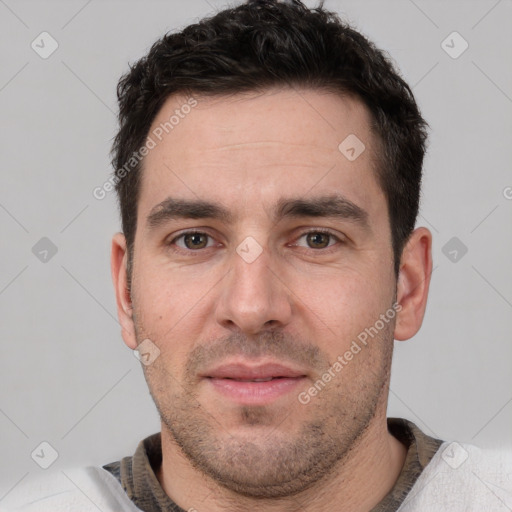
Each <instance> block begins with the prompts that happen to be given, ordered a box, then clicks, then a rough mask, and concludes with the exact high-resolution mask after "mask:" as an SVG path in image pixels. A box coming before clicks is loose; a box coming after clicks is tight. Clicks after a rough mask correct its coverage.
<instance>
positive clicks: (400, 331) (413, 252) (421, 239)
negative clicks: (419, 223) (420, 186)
mask: <svg viewBox="0 0 512 512" xmlns="http://www.w3.org/2000/svg"><path fill="white" fill-rule="evenodd" d="M431 274H432V234H431V233H430V231H429V230H428V229H427V228H417V229H415V230H414V231H413V232H412V234H411V236H410V237H409V240H408V241H407V244H406V245H405V247H404V250H403V252H402V257H401V259H400V273H399V275H398V284H397V303H398V304H400V306H401V309H400V310H398V315H397V320H396V324H395V334H394V336H395V339H396V340H400V341H403V340H408V339H409V338H412V337H413V336H414V335H415V334H416V333H417V332H418V331H419V329H420V327H421V324H422V322H423V316H424V315H425V308H426V306H427V297H428V288H429V285H430V276H431Z"/></svg>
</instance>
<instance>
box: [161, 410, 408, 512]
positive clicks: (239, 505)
mask: <svg viewBox="0 0 512 512" xmlns="http://www.w3.org/2000/svg"><path fill="white" fill-rule="evenodd" d="M406 454H407V449H406V447H405V446H404V445H403V444H402V443H400V442H399V441H398V440H397V439H396V438H395V437H393V436H392V435H391V434H390V433H389V432H388V429H387V420H386V415H385V408H384V412H381V413H379V414H378V415H376V416H375V417H374V418H373V421H372V423H371V424H370V425H369V427H368V428H367V429H366V431H365V432H364V433H363V435H362V436H361V437H360V438H359V439H358V441H357V442H356V443H355V444H354V446H353V447H352V449H351V450H350V452H349V453H347V456H346V457H345V458H344V459H343V460H341V461H339V463H338V464H337V467H335V468H333V471H331V473H330V474H329V475H328V476H326V477H325V478H324V479H322V480H321V481H319V482H317V483H316V484H315V485H313V486H311V487H310V488H308V489H306V490H304V491H302V492H301V493H299V494H296V495H294V496H290V497H287V498H280V499H272V500H270V499H269V500H267V499H253V498H248V497H246V496H241V495H237V494H236V493H233V492H232V491H230V490H227V489H225V488H224V487H222V486H220V485H218V484H217V483H216V482H215V481H214V480H212V479H210V478H209V477H207V476H206V475H204V474H203V473H201V472H199V471H198V470H196V469H195V468H194V467H193V466H192V465H191V463H190V461H189V460H188V459H187V458H186V457H185V455H184V454H183V452H182V451H181V450H180V448H179V447H178V446H177V445H176V443H175V442H174V439H173V438H172V436H171V435H170V434H169V432H168V431H167V429H166V428H165V426H163V425H162V466H161V468H160V470H159V471H158V472H157V478H158V480H159V481H160V484H161V485H162V488H163V489H164V491H165V492H166V493H167V495H168V496H170V498H171V499H172V500H173V501H174V502H175V503H177V504H178V505H179V506H180V507H181V508H183V509H184V510H195V509H197V510H208V511H209V512H226V511H228V510H229V511H231V512H233V511H238V510H259V511H261V512H290V511H292V510H297V507H298V506H299V508H300V510H301V511H303V512H311V511H313V510H323V511H325V512H349V511H350V512H364V511H368V510H370V509H372V508H373V507H374V506H375V505H377V504H378V503H379V502H380V501H381V500H382V499H383V498H384V497H385V496H386V495H387V494H388V493H389V492H390V491H391V489H392V488H393V486H394V484H395V482H396V480H397V479H398V476H399V474H400V471H401V470H402V467H403V464H404V461H405V457H406Z"/></svg>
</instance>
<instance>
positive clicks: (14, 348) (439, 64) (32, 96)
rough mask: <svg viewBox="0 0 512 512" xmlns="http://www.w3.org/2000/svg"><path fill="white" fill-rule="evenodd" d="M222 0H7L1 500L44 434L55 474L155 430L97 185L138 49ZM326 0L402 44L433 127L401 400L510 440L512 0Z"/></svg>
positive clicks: (432, 426)
mask: <svg viewBox="0 0 512 512" xmlns="http://www.w3.org/2000/svg"><path fill="white" fill-rule="evenodd" d="M307 3H308V5H310V6H311V5H316V4H315V3H314V2H307ZM224 5H226V4H225V3H224V2H223V1H220V0H219V1H216V0H188V1H187V2H178V1H161V2H157V1H152V2H147V1H146V2H142V1H139V2H134V1H132V2H127V1H124V2H119V1H118V2H115V1H99V0H92V1H85V0H80V1H68V2H50V1H40V2H36V1H34V2H28V1H15V0H0V38H1V54H2V60H1V63H2V65H1V67H0V108H1V112H2V117H1V124H2V139H1V140H2V151H1V183H2V185H1V188H0V226H1V235H2V236H1V240H2V249H1V251H0V258H1V272H0V314H1V324H0V325H1V355H2V357H1V358H0V390H1V391H0V450H1V457H0V461H1V462H0V465H1V467H0V482H1V484H0V489H1V492H0V499H1V498H2V497H3V496H5V495H6V494H8V493H9V492H10V491H11V490H12V489H13V488H14V487H15V486H16V485H17V484H18V482H20V481H21V480H23V479H25V478H27V477H28V475H30V477H28V478H31V477H32V476H37V475H38V474H41V473H42V472H43V469H41V468H40V467H39V466H38V465H37V464H36V463H35V462H34V460H32V458H31V453H32V452H33V450H34V449H35V448H36V447H38V446H39V444H40V443H41V442H42V441H47V442H48V443H50V444H51V445H52V446H53V447H54V449H55V450H56V451H57V452H58V454H59V457H58V459H57V460H56V461H55V463H54V464H53V465H52V466H51V469H49V470H47V471H52V470H56V471H59V470H61V469H64V468H67V467H70V466H77V465H79V466H82V465H87V464H104V463H107V462H111V461H113V460H117V459H119V458H120V457H122V456H125V455H129V454H131V453H132V452H133V450H134V449H135V447H136V444H137V442H138V441H139V440H140V439H142V438H143V437H145V436H146V435H149V434H150V433H153V432H155V431H157V430H158V428H159V422H158V417H157V414H156V411H155V410H154V407H153V404H152V402H151V399H150V396H149V393H148V391H147V387H146V384H145V381H144V379H143V376H142V371H141V369H140V367H139V365H140V363H139V362H138V361H137V360H136V359H135V357H134V356H133V354H132V352H131V351H130V350H129V349H127V348H126V347H125V345H124V344H123V342H122V340H121V336H120V327H119V325H118V323H117V320H116V313H115V302H114V293H113V289H112V285H111V280H110V270H109V249H110V238H111V235H112V234H113V233H114V232H115V231H117V230H119V222H118V216H117V211H116V204H115V200H114V199H115V198H114V195H113V194H110V195H108V197H107V198H105V199H104V200H102V201H99V200H96V199H95V198H94V197H93V195H92V190H93V189H94V187H96V186H101V185H102V184H103V183H104V181H105V180H106V179H107V177H108V173H109V172H110V168H109V160H108V152H109V150H110V144H111V138H112V137H113V135H114V133H115V129H116V119H115V112H116V102H115V87H116V84H117V80H118V78H119V77H120V75H121V74H122V73H123V72H125V71H126V69H127V62H128V61H131V62H133V61H134V60H135V59H137V58H139V57H141V56H142V55H143V54H144V53H145V52H146V51H147V50H148V48H149V46H150V45H151V44H152V43H153V41H154V40H155V39H156V38H158V37H159V36H161V35H162V34H163V33H164V32H166V31H168V30H174V29H177V28H180V27H183V26H184V25H186V24H188V23H190V22H193V21H196V20H197V19H198V18H200V17H202V16H204V15H206V14H210V13H212V12H213V11H215V10H217V9H220V8H221V7H223V6H224ZM326 6H327V7H328V8H330V9H332V10H335V11H337V12H339V13H340V14H342V15H343V16H344V17H345V18H346V19H347V20H349V21H350V22H352V23H353V24H354V25H355V26H356V28H359V29H360V30H361V31H362V32H363V33H365V34H366V35H368V36H369V37H370V38H371V39H373V40H374V41H375V42H376V44H377V45H378V46H380V47H382V48H383V49H385V50H387V51H388V52H389V53H390V55H391V56H392V57H393V59H394V60H395V61H396V62H397V63H398V65H399V67H400V69H401V70H402V73H403V75H404V76H405V78H406V80H407V81H408V82H409V83H410V84H411V85H412V86H413V87H414V92H415V94H416V97H417V99H418V102H419V104H420V107H421V109H422V112H423V114H424V116H425V117H426V119H427V120H428V122H429V123H430V125H431V139H430V148H429V155H428V158H427V160H426V165H425V173H426V174H425V186H424V193H423V204H422V210H421V217H420V219H419V224H420V225H425V226H427V227H429V228H430V229H431V230H432V232H433V234H434V248H433V253H434V263H435V271H434V273H433V276H432V286H431V294H430V299H429V305H428V309H427V315H426V319H425V322H424V325H423V328H422V330H421V331H420V333H419V334H418V335H417V336H416V337H415V338H414V339H413V340H410V341H407V342H400V343H398V342H397V344H396V352H395V361H394V370H393V375H392V382H391V389H392V391H391V397H390V404H389V415H390V416H403V417H406V418H408V419H410V420H412V421H414V422H415V423H416V424H417V425H418V426H420V427H421V428H422V429H424V430H425V431H426V432H427V433H429V434H432V435H435V436H438V437H440V438H443V439H456V440H458V441H464V442H470V443H473V444H477V445H479V446H483V447H494V448H498V447H503V446H505V445H506V446H510V445H511V444H512V428H511V424H512V372H511V370H510V368H511V361H512V343H511V339H512V315H511V313H512V271H511V261H512V257H511V256H512V236H511V235H512V233H511V225H512V222H511V221H512V200H511V198H512V188H511V187H512V173H511V171H510V162H511V154H512V144H511V142H512V139H511V134H512V116H511V111H512V66H511V65H510V63H511V62H512V60H511V57H512V31H511V30H510V27H511V25H512V24H511V22H512V3H511V1H510V0H502V1H496V0H489V1H487V0H486V1H442V2H441V1H425V0H415V1H414V2H413V1H412V0H411V1H410V0H404V1H381V0H380V1H367V0H366V1H361V0H358V1H341V0H330V1H327V2H326ZM43 31H47V32H49V33H50V34H51V36H52V37H53V38H54V39H55V40H56V41H57V42H58V45H59V46H58V49H57V50H56V51H55V53H53V54H52V55H51V56H50V57H49V58H47V59H42V58H41V57H40V56H39V55H38V54H37V53H36V52H35V51H34V50H33V49H32V48H31V42H32V41H33V40H36V42H37V41H40V38H39V39H38V36H39V34H40V33H41V32H43ZM453 31H457V32H459V33H460V35H461V36H462V37H463V38H464V39H465V40H466V41H467V42H468V43H469V48H468V49H467V50H466V51H465V52H464V53H463V54H462V55H460V56H459V57H458V58H456V59H455V58H452V57H451V56H450V55H448V53H446V51H445V50H444V49H443V47H442V41H443V40H445V39H446V37H447V36H448V35H449V34H451V33H452V32H453ZM39 44H41V43H39ZM446 44H448V45H449V46H451V47H452V48H451V49H450V51H451V52H452V53H453V52H457V51H459V50H460V49H461V48H462V46H461V44H462V41H461V40H460V39H457V38H455V39H453V38H451V39H450V38H449V39H448V40H447V43H445V45H446ZM45 47H46V48H48V47H49V46H48V42H47V43H46V44H45ZM507 187H508V188H507ZM42 237H47V238H49V239H50V240H51V241H52V242H53V244H55V246H56V247H57V249H58V252H57V253H56V254H55V255H54V256H53V257H50V256H51V253H48V255H47V261H46V262H43V261H40V259H38V257H36V255H35V254H34V253H33V252H32V248H33V247H34V245H35V244H36V243H37V242H38V241H39V240H40V239H41V238H42ZM453 237H457V238H458V240H459V241H460V242H456V243H457V244H458V245H459V246H458V247H457V246H456V245H454V246H452V245H450V244H449V245H448V246H446V248H445V250H444V252H445V253H446V255H445V253H443V247H445V244H447V243H448V242H449V241H450V240H451V239H452V238H453ZM41 243H43V244H44V242H41ZM453 243H454V242H453V241H452V242H451V244H453ZM460 244H464V246H465V247H467V249H468V252H467V254H465V255H462V252H461V247H462V246H461V245H460ZM37 247H39V246H37ZM43 249H44V247H43ZM454 249H455V250H456V251H458V252H457V261H452V260H453V258H454V255H455V253H453V250H454ZM39 250H42V249H41V248H40V247H39ZM35 252H36V253H37V252H38V251H35ZM450 252H451V254H450ZM43 254H44V253H43ZM39 257H43V255H42V254H39ZM48 453H49V452H48V450H46V454H48ZM4 503H5V502H4ZM1 504H2V502H1V501H0V505H1Z"/></svg>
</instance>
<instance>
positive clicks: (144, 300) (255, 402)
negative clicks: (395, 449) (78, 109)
mask: <svg viewBox="0 0 512 512" xmlns="http://www.w3.org/2000/svg"><path fill="white" fill-rule="evenodd" d="M197 101H198V104H197V106H195V107H194V108H192V109H190V110H191V111H190V113H188V114H186V115H183V118H181V116H180V121H179V123H177V124H176V125H175V126H174V128H173V129H172V131H170V133H169V134H168V135H166V136H165V137H163V139H162V141H161V142H159V143H158V144H157V145H156V147H155V148H154V149H152V150H151V151H150V153H149V154H148V155H147V156H146V158H145V162H144V170H143V175H142V176H143V178H142V184H141V192H140V199H139V204H138V210H137V215H138V222H137V231H136V237H135V243H134V254H133V274H132V294H131V298H132V304H133V312H134V323H135V332H136V335H137V341H138V342H139V343H140V342H141V341H142V340H145V339H147V338H149V340H151V343H153V344H154V345H156V347H158V349H159V350H160V355H159V357H157V358H156V359H155V360H154V362H152V364H150V365H147V366H144V371H145V376H146V379H147V382H148V384H149V387H150V391H151V394H152V396H153V398H154V400H155V403H156V405H157V407H158V410H159V412H160V415H161V418H162V422H163V428H164V430H165V431H166V432H165V433H167V435H169V438H170V439H172V440H173V442H174V443H176V446H179V447H180V448H181V450H182V452H183V453H184V454H185V455H186V457H187V458H188V459H189V460H190V462H191V463H192V464H193V465H194V466H195V467H197V468H199V469H200V470H201V471H203V472H204V473H206V474H207V475H209V476H210V477H212V478H214V479H215V480H216V481H218V482H220V483H221V484H223V485H224V486H226V487H228V488H230V489H233V490H236V491H237V492H241V493H245V494H247V495H252V496H280V495H284V494H287V493H291V492H297V491H299V490H301V489H304V488H305V487H307V486H309V485H311V484H312V483H313V482H314V481H317V480H318V479H319V478H321V477H322V476H324V475H325V474H327V473H328V472H329V471H330V469H332V468H333V467H334V464H335V463H336V462H337V461H339V460H341V459H342V458H343V456H344V455H345V454H346V453H347V452H348V450H349V449H350V448H351V447H353V446H354V443H355V442H356V441H357V439H359V438H360V437H361V435H362V434H363V433H364V432H365V431H366V429H367V428H368V427H369V425H371V422H372V419H373V418H374V417H375V416H376V414H378V415H383V414H385V408H386V400H387V387H386V386H387V382H388V378H389V366H390V362H391V353H392V343H393V325H394V321H393V320H389V321H388V322H382V321H381V322H380V323H379V324H378V326H379V327H380V326H381V325H382V324H384V326H383V327H382V328H379V329H375V325H376V322H377V321H378V320H379V318H380V315H382V314H386V312H388V311H389V310H390V308H391V307H392V304H393V302H394V298H395V291H396V279H395V275H394V271H393V253H392V245H391V234H390V227H389V218H388V213H387V206H386V199H385V195H384V193H383V191H382V190H381V188H380V186H379V185H378V182H377V180H376V175H375V172H374V169H375V160H374V159H375V139H374V136H373V135H372V134H371V133H370V129H369V114H368V112H367V110H366V109H365V108H364V107H363V105H362V104H361V103H360V102H358V101H357V100H353V99H349V98H340V97H338V96H336V95H334V94H332V93H325V92H319V91H313V90H302V91H300V94H299V92H296V91H293V90H291V89H289V90H288V89H284V90H272V91H269V92H267V93H265V94H258V95H257V94H252V95H248V96H242V95H237V96H232V97H221V98H216V99H212V98H199V97H197ZM185 103H186V99H183V98H178V97H171V98H169V99H168V100H167V102H166V103H165V105H164V106H163V108H162V109H161V111H160V112H159V114H158V116H157V118H156V119H155V121H154V123H153V126H152V129H151V130H150V134H151V132H152V131H153V130H154V129H155V128H157V127H158V126H159V125H160V124H161V123H165V122H166V121H168V120H169V118H170V117H171V116H172V115H173V114H174V113H175V110H176V109H181V112H182V113H183V112H184V111H185V110H186V111H187V112H188V110H189V109H183V108H182V105H184V104H185ZM351 134H355V135H356V136H357V138H358V139H359V140H360V141H362V142H363V143H364V145H365V148H366V149H365V150H364V151H363V152H362V153H361V154H360V155H359V156H358V157H357V158H356V159H355V160H354V159H353V158H352V157H353V153H355V154H357V152H358V148H357V147H356V148H355V152H352V151H351V150H350V147H352V146H353V144H354V142H353V141H354V140H355V139H353V138H352V139H348V141H349V142H350V141H352V144H349V147H348V148H346V147H344V146H343V147H342V148H343V150H344V152H342V151H340V149H338V146H339V145H340V143H341V142H342V141H344V140H345V139H346V138H347V137H348V136H350V135H351ZM347 155H348V156H349V157H351V158H347ZM170 198H172V199H170ZM328 198H330V199H331V201H330V202H329V201H327V202H326V201H325V200H326V199H328ZM178 201H186V202H191V203H195V202H202V203H212V204H213V205H215V206H216V207H217V208H211V207H210V208H205V207H204V204H203V205H202V207H196V208H188V207H187V205H186V204H184V203H178ZM172 206H179V208H174V209H173V208H172ZM188 206H190V205H188ZM200 206H201V205H200ZM218 210H222V211H224V214H225V215H219V214H218ZM194 217H197V218H194ZM190 231H193V232H196V234H192V235H191V234H189V235H186V233H187V232H190ZM371 327H373V328H374V331H375V330H376V331H378V332H377V333H376V334H374V335H373V336H372V337H369V336H368V340H367V344H366V345H363V344H362V343H361V342H358V345H359V346H360V350H359V352H357V353H354V352H355V350H353V357H352V358H350V359H348V358H347V357H345V356H344V354H345V353H346V352H347V351H350V349H351V346H353V345H352V343H353V341H354V340H358V335H360V334H361V333H362V332H364V331H365V329H368V328H371ZM374 331H372V333H373V332H374ZM132 348H133V347H132ZM339 357H341V359H342V360H343V361H344V363H343V365H342V366H343V368H342V369H341V370H336V369H334V367H333V365H334V363H335V362H336V361H340V359H339ZM336 368H339V367H337V366H336ZM329 369H330V374H331V378H330V379H329V378H325V374H326V372H327V373H328V372H329ZM322 376H324V379H323V381H322V382H323V385H318V384H317V388H316V389H317V392H316V393H315V392H314V391H313V392H309V391H308V390H310V388H312V387H313V386H314V385H315V383H318V381H319V379H320V380H321V379H322ZM325 381H327V382H325ZM300 397H302V400H299V398H300ZM307 397H309V398H310V400H308V399H307ZM305 402H307V403H305Z"/></svg>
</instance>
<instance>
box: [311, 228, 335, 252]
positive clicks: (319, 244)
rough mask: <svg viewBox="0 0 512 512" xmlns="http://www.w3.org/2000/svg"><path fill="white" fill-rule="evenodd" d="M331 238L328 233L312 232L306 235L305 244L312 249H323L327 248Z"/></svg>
mask: <svg viewBox="0 0 512 512" xmlns="http://www.w3.org/2000/svg"><path fill="white" fill-rule="evenodd" d="M331 238H332V235H330V234H329V233H322V232H319V231H316V232H315V231H312V232H311V233H308V234H307V235H306V240H307V243H308V245H309V246H310V247H311V248H312V249H324V248H325V247H328V246H329V241H330V239H331Z"/></svg>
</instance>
